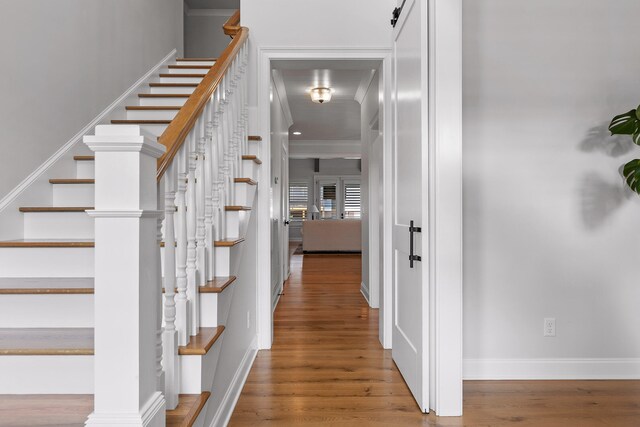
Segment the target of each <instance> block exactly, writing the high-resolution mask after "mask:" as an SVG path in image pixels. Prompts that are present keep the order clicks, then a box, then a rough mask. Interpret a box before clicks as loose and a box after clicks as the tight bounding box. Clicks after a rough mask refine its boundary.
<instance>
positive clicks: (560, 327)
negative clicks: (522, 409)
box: [463, 0, 640, 377]
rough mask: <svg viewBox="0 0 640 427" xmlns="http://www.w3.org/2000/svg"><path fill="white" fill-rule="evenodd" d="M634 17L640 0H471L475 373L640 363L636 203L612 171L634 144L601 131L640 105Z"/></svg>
mask: <svg viewBox="0 0 640 427" xmlns="http://www.w3.org/2000/svg"><path fill="white" fill-rule="evenodd" d="M639 15H640V2H638V1H637V0H616V1H606V2H605V1H599V0H564V1H561V2H558V1H556V0H538V1H535V2H532V1H525V0H467V1H465V2H464V27H463V28H464V31H463V32H464V41H463V46H464V78H463V87H464V277H465V281H464V300H465V303H464V318H465V321H464V328H465V329H464V336H465V340H464V347H465V348H464V355H465V358H466V359H473V360H467V364H466V370H465V375H466V376H467V377H469V376H477V377H490V376H499V375H500V373H503V374H504V373H505V372H506V371H505V370H506V369H507V368H506V366H510V367H513V366H514V365H513V364H509V363H508V362H509V361H514V360H516V359H535V360H533V361H531V363H529V364H527V367H526V368H519V367H515V368H514V372H515V374H513V375H511V376H513V377H523V376H526V375H525V374H526V372H529V373H530V374H532V375H534V376H535V373H536V372H538V373H540V374H541V376H550V377H557V376H558V375H560V376H562V375H563V373H562V372H560V373H556V374H549V372H551V371H553V368H554V367H558V366H559V365H558V364H557V363H551V364H546V365H545V364H544V363H543V361H542V359H556V358H580V359H583V358H597V359H604V358H614V359H616V358H640V329H638V325H640V310H638V301H640V286H639V283H638V276H639V273H640V263H639V262H638V253H637V242H638V218H640V206H639V204H638V199H637V197H633V196H629V195H628V194H626V193H625V191H624V188H623V183H622V180H621V178H620V175H619V174H618V168H619V166H620V165H621V164H623V163H625V162H626V161H628V160H629V159H631V158H634V156H635V157H637V156H638V155H640V150H639V149H638V148H637V147H634V146H633V145H632V144H631V143H630V142H629V140H628V139H626V138H617V137H615V138H612V137H609V136H608V134H607V129H606V127H607V125H608V123H609V121H610V119H611V118H612V117H613V116H614V115H615V114H617V113H620V112H624V111H628V109H630V108H633V107H635V106H636V105H637V104H638V103H639V102H640V96H639V93H638V90H637V87H638V79H639V76H640V56H639V55H637V54H636V53H635V51H634V50H633V48H631V46H633V41H632V40H634V39H635V37H636V35H637V34H638V25H637V17H638V16H639ZM545 317H555V318H556V319H557V337H555V338H545V337H543V318H545ZM495 359H508V360H507V361H506V362H504V363H500V364H495V363H494V364H492V363H491V361H492V360H493V361H495ZM600 361H601V362H602V360H600ZM589 363H591V362H589ZM592 365H593V364H591V365H589V364H587V366H588V367H592ZM491 366H493V367H494V368H495V370H494V371H492V370H491V369H493V368H491ZM594 366H595V365H594ZM603 366H605V365H603ZM606 366H609V365H606ZM606 366H605V371H606ZM625 366H626V365H625ZM573 368H575V366H573V365H571V364H569V365H568V366H567V369H568V370H569V371H571V369H573ZM639 368H640V364H639V363H638V360H636V361H635V362H634V363H632V364H630V365H629V369H631V371H633V370H635V372H636V373H635V375H636V376H637V375H638V372H639V371H640V369H639ZM625 369H626V368H625ZM629 369H627V370H624V369H623V370H624V372H626V373H627V374H628V373H629V372H630V371H629ZM545 373H546V374H545ZM624 375H625V374H624V373H623V375H622V376H624ZM506 376H509V375H506ZM603 376H607V375H606V372H605V375H603Z"/></svg>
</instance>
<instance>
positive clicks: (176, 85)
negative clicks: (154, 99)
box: [149, 83, 198, 87]
mask: <svg viewBox="0 0 640 427" xmlns="http://www.w3.org/2000/svg"><path fill="white" fill-rule="evenodd" d="M149 86H151V87H198V83H149Z"/></svg>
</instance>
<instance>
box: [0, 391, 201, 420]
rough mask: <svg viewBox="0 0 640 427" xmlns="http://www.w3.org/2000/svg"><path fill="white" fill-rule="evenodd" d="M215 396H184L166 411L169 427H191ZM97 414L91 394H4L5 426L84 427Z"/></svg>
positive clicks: (0, 399)
mask: <svg viewBox="0 0 640 427" xmlns="http://www.w3.org/2000/svg"><path fill="white" fill-rule="evenodd" d="M210 396H211V393H209V392H208V391H205V392H202V393H200V394H181V395H180V396H179V399H178V406H177V407H176V409H174V410H172V411H167V412H166V422H167V424H166V425H167V427H191V426H193V424H194V423H195V421H196V419H197V418H198V415H200V413H201V412H202V409H203V408H204V407H205V405H206V403H207V401H208V399H209V397H210ZM91 412H93V395H91V394H4V395H0V420H2V422H1V425H3V426H4V425H7V426H9V425H11V426H31V427H46V426H49V427H51V426H53V425H55V426H65V427H84V423H85V421H86V420H87V417H88V416H89V414H91Z"/></svg>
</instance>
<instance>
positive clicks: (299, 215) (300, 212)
mask: <svg viewBox="0 0 640 427" xmlns="http://www.w3.org/2000/svg"><path fill="white" fill-rule="evenodd" d="M308 206H309V184H308V183H306V182H291V183H290V184H289V217H290V218H291V220H293V221H296V220H297V221H301V220H303V219H307V208H308Z"/></svg>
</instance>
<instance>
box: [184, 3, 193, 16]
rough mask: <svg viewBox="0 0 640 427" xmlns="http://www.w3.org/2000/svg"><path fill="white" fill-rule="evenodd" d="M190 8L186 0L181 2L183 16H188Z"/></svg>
mask: <svg viewBox="0 0 640 427" xmlns="http://www.w3.org/2000/svg"><path fill="white" fill-rule="evenodd" d="M190 10H191V8H190V7H189V5H188V4H187V2H186V0H184V1H183V2H182V12H183V13H184V16H189V11H190Z"/></svg>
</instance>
